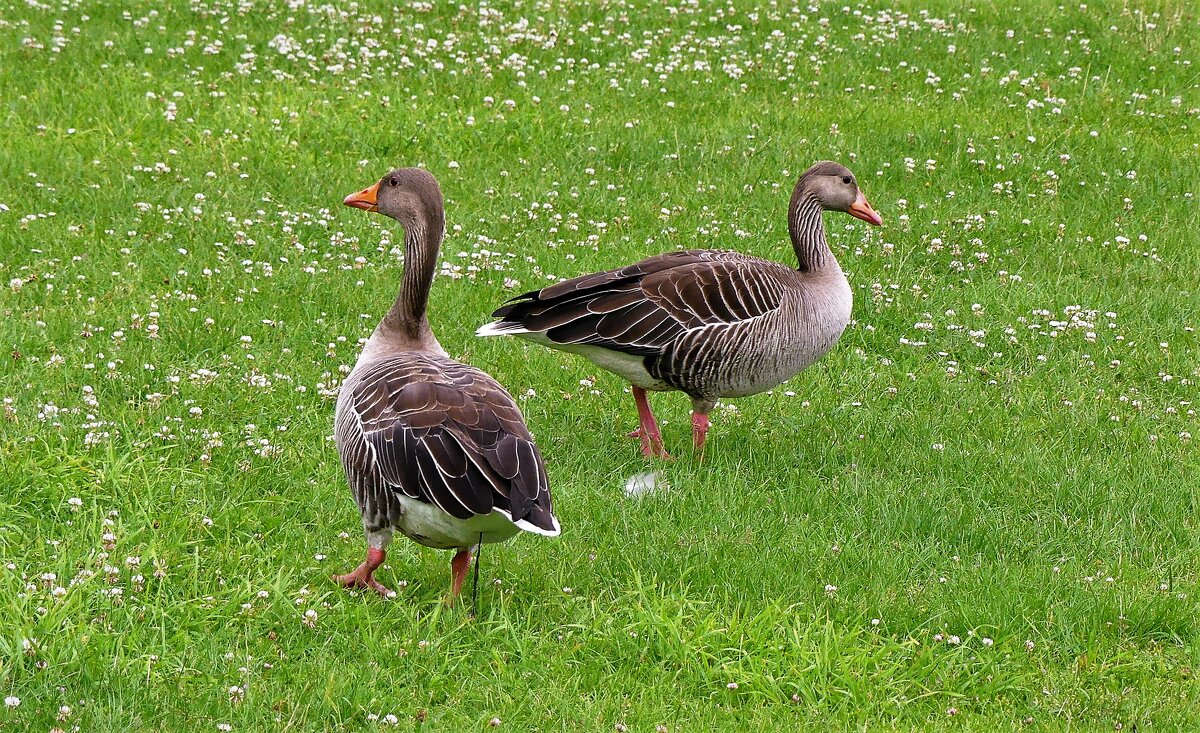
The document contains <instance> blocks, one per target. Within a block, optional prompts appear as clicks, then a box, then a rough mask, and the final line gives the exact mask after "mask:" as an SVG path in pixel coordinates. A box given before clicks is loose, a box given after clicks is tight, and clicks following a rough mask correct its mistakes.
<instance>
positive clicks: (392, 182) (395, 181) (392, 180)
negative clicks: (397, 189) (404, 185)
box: [388, 176, 400, 186]
mask: <svg viewBox="0 0 1200 733" xmlns="http://www.w3.org/2000/svg"><path fill="white" fill-rule="evenodd" d="M388 185H389V186H399V185H400V179H398V178H396V177H395V176H392V177H391V178H390V179H389V180H388Z"/></svg>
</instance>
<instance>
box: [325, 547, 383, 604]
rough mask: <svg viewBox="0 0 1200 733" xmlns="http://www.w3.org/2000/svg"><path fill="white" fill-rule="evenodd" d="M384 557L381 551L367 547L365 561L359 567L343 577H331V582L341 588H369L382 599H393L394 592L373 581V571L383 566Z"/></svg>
mask: <svg viewBox="0 0 1200 733" xmlns="http://www.w3.org/2000/svg"><path fill="white" fill-rule="evenodd" d="M385 556H386V553H384V551H383V550H381V549H379V548H377V547H368V548H367V559H366V560H364V561H363V562H362V564H361V565H359V566H358V567H356V568H355V569H354V570H352V571H350V572H349V573H346V574H345V575H335V576H333V581H334V582H335V583H337V584H338V585H340V586H342V587H343V588H370V589H371V590H373V591H375V592H376V593H378V594H379V595H381V596H383V597H384V598H395V597H396V592H395V591H394V590H392V589H391V588H388V587H387V586H385V585H384V584H383V583H380V582H379V581H378V580H375V570H376V569H377V568H378V567H379V566H380V565H382V564H383V558H384V557H385Z"/></svg>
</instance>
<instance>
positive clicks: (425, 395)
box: [334, 168, 559, 600]
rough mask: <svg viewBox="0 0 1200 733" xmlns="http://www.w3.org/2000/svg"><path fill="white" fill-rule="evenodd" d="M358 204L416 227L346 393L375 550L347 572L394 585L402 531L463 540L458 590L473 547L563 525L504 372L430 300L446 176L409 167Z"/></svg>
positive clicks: (348, 444) (352, 452)
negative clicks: (442, 318)
mask: <svg viewBox="0 0 1200 733" xmlns="http://www.w3.org/2000/svg"><path fill="white" fill-rule="evenodd" d="M345 203H346V205H348V206H353V207H355V208H360V209H366V210H368V211H378V212H379V213H381V214H384V215H386V216H390V217H392V218H394V219H396V220H397V221H399V222H400V224H401V225H402V226H403V228H404V274H403V277H402V283H401V287H400V292H399V293H398V294H397V296H396V301H395V303H394V304H393V305H392V307H391V309H390V310H389V311H388V313H387V315H385V316H384V318H383V319H382V320H381V321H380V322H379V325H378V326H377V327H376V328H375V331H374V333H372V334H371V337H370V338H369V339H368V340H367V342H366V344H365V345H364V346H363V351H362V354H361V355H360V356H359V359H358V362H357V363H356V364H355V366H354V369H353V370H352V371H351V372H350V374H349V376H347V377H346V380H345V382H344V383H343V384H342V388H341V392H340V394H339V395H338V402H337V412H336V416H335V420H334V435H335V438H336V441H337V446H338V451H339V453H340V455H341V460H342V467H343V468H344V470H345V473H346V479H347V481H348V482H349V484H350V489H351V491H352V493H353V495H354V499H355V503H356V504H357V505H358V507H359V510H360V513H361V515H362V521H363V528H364V530H365V531H366V535H367V545H368V547H367V558H366V560H365V561H364V562H363V563H362V564H361V565H359V566H358V568H356V569H355V570H354V571H353V572H351V573H348V574H346V575H341V576H337V577H336V578H335V579H336V580H337V581H338V582H340V583H341V584H342V585H344V586H347V587H367V588H372V589H374V590H376V591H378V592H379V593H381V594H384V595H388V594H390V591H389V590H388V589H387V588H386V587H384V586H383V585H382V584H381V583H379V581H377V580H375V578H374V571H375V569H376V568H378V567H379V565H380V564H382V562H383V560H384V558H385V556H386V555H385V553H386V547H387V544H388V542H389V541H390V540H391V537H392V534H393V532H394V531H395V530H399V531H400V532H401V533H402V534H404V535H405V536H407V537H409V538H410V539H412V540H415V541H416V542H419V543H421V544H423V545H426V546H428V547H434V548H439V549H456V550H458V553H457V554H456V555H455V557H454V559H453V561H452V562H451V567H452V569H453V580H452V583H451V591H450V599H451V600H453V598H454V597H455V596H456V595H457V594H458V592H459V591H460V589H461V587H462V582H463V579H464V578H465V575H466V570H467V567H468V566H469V564H470V558H471V552H472V550H473V549H474V548H475V547H476V546H477V545H479V544H480V543H484V542H503V541H504V540H507V539H509V538H511V537H512V536H514V535H515V534H516V533H517V532H518V531H519V530H526V531H529V532H534V533H537V534H542V535H548V536H553V535H557V534H558V533H559V524H558V520H557V519H556V518H555V517H554V513H553V509H552V507H551V500H550V487H549V482H548V480H547V476H546V468H545V465H544V464H543V462H542V458H541V455H540V454H539V453H538V449H537V446H536V445H535V444H534V442H533V438H532V436H530V434H529V430H528V428H527V427H526V426H525V422H524V420H523V418H522V416H521V411H520V409H519V408H518V407H517V404H516V402H514V401H513V398H512V397H511V396H510V395H509V394H508V392H506V391H505V390H504V388H503V387H501V386H500V384H499V383H498V382H496V380H494V379H492V378H491V377H490V376H488V375H487V374H485V373H484V372H482V371H480V370H479V369H476V368H475V367H472V366H468V365H466V364H462V363H460V362H457V361H455V360H453V359H451V358H449V357H448V356H447V355H446V352H445V351H444V350H443V349H442V347H441V345H440V344H438V341H437V338H436V337H435V336H434V334H433V331H432V329H431V328H430V326H429V319H428V317H427V315H426V307H427V303H428V298H429V289H430V284H431V283H432V280H433V275H434V267H435V263H436V261H437V256H438V250H439V248H440V246H441V241H442V238H443V236H444V233H445V212H444V204H443V200H442V193H441V190H440V188H439V187H438V184H437V180H436V179H435V178H434V177H433V175H431V174H430V173H428V172H426V171H423V170H420V169H416V168H407V169H398V170H394V171H392V172H391V173H389V174H388V175H386V176H384V177H383V178H382V179H380V181H379V182H378V183H376V184H375V185H373V186H371V187H370V188H367V189H364V190H362V191H360V192H358V193H355V194H351V195H350V196H347V197H346V200H345Z"/></svg>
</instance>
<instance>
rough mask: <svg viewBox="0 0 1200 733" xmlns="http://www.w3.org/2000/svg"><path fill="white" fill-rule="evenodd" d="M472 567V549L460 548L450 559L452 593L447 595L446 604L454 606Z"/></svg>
mask: <svg viewBox="0 0 1200 733" xmlns="http://www.w3.org/2000/svg"><path fill="white" fill-rule="evenodd" d="M469 567H471V551H470V550H459V551H458V554H457V555H455V556H454V559H453V560H451V561H450V572H451V575H452V580H451V581H450V595H449V596H447V597H446V605H447V606H453V605H454V601H455V599H456V598H458V594H459V593H461V592H462V587H463V581H465V580H466V579H467V568H469Z"/></svg>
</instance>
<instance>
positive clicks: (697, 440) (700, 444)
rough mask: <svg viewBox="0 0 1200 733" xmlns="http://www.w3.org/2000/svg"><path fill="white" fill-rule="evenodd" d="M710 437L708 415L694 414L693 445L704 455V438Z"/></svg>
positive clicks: (702, 413)
mask: <svg viewBox="0 0 1200 733" xmlns="http://www.w3.org/2000/svg"><path fill="white" fill-rule="evenodd" d="M706 435H708V413H707V412H692V445H693V446H695V448H696V450H698V451H699V452H700V455H704V436H706Z"/></svg>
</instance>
